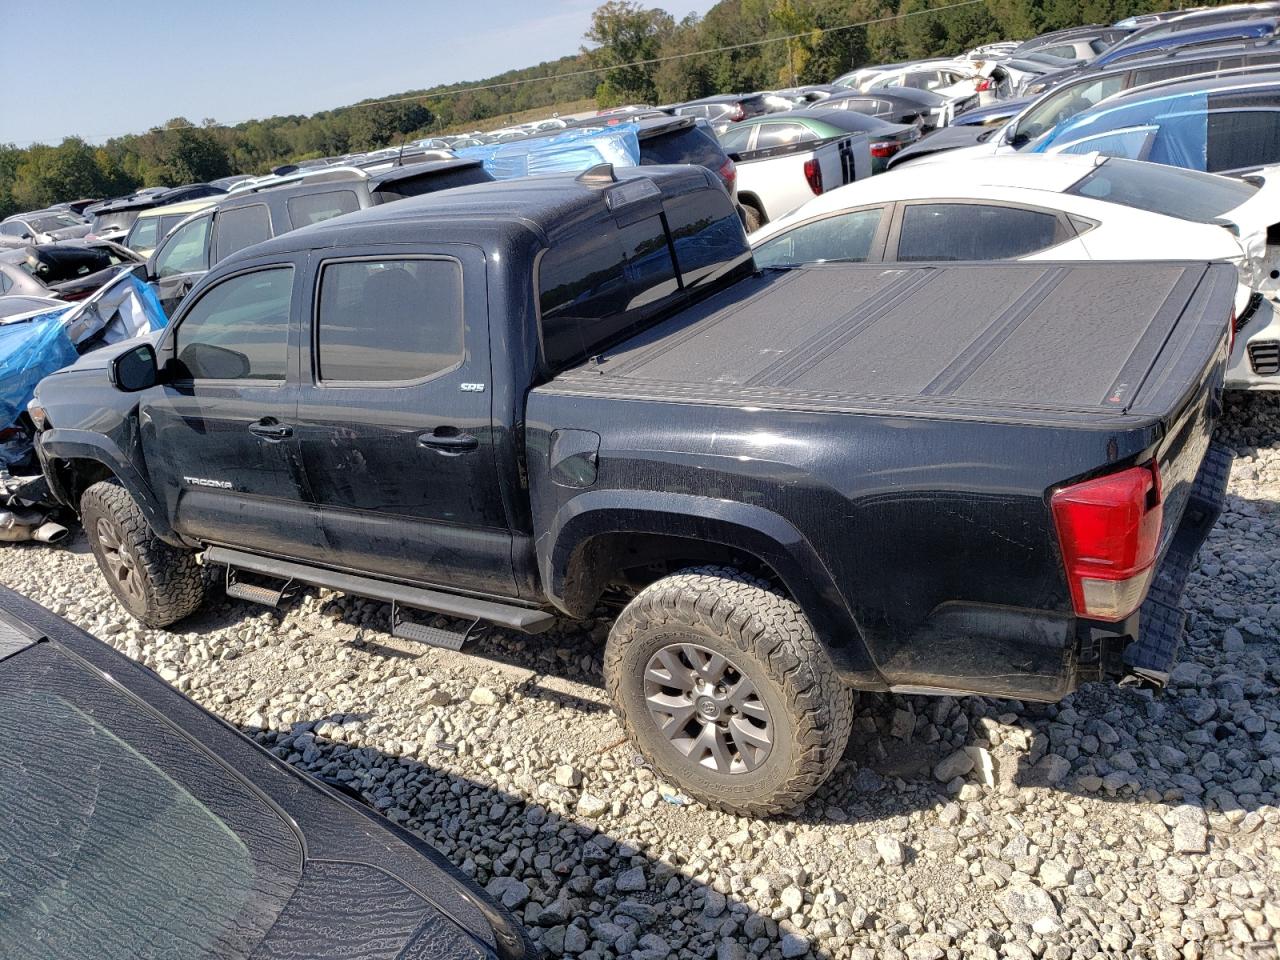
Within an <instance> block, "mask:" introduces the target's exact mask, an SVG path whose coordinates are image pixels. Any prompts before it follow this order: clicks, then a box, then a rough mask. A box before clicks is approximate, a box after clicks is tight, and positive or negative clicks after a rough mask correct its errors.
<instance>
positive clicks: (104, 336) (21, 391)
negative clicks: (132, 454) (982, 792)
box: [0, 274, 169, 427]
mask: <svg viewBox="0 0 1280 960" xmlns="http://www.w3.org/2000/svg"><path fill="white" fill-rule="evenodd" d="M168 323H169V318H168V317H166V316H165V313H164V310H163V308H162V307H161V306H160V300H159V299H158V298H157V297H156V294H155V291H154V290H152V289H151V287H150V286H148V285H147V284H145V283H143V282H142V281H141V280H139V279H138V278H137V277H135V276H133V275H132V274H126V275H124V276H122V277H120V278H119V279H117V280H113V281H110V282H108V283H107V284H106V285H105V286H104V287H103V288H102V289H101V290H100V291H98V292H97V293H95V294H94V295H93V296H92V297H90V298H89V299H88V300H86V301H84V302H83V303H80V304H75V305H68V306H66V307H61V308H59V309H56V310H50V311H48V312H46V313H41V314H37V315H36V316H34V317H31V318H28V319H26V320H20V321H18V322H16V323H7V324H3V325H0V426H6V427H7V426H9V425H10V424H12V423H13V422H14V421H15V420H16V419H17V418H18V416H19V415H20V414H21V413H22V412H23V411H24V410H25V409H26V408H27V403H28V401H30V400H31V397H32V396H33V394H34V393H35V388H36V384H38V383H39V382H40V380H41V379H42V378H44V377H47V376H48V375H49V374H51V373H53V372H54V371H55V370H61V369H62V368H63V367H65V366H67V365H69V364H71V363H74V362H75V360H76V358H77V357H78V356H79V352H78V351H77V349H76V345H77V343H81V344H89V343H97V344H98V345H101V344H102V343H116V342H118V341H120V340H126V339H129V338H130V337H136V336H139V335H140V334H144V333H147V332H149V331H153V330H159V329H160V328H161V327H164V326H166V325H167V324H168ZM73 337H74V338H75V339H74V340H73V339H72V338H73ZM95 338H97V339H96V340H95ZM86 349H91V348H89V347H87V346H86Z"/></svg>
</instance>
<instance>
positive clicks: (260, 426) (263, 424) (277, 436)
mask: <svg viewBox="0 0 1280 960" xmlns="http://www.w3.org/2000/svg"><path fill="white" fill-rule="evenodd" d="M249 432H250V433H252V434H253V435H254V436H255V437H261V438H262V439H263V440H270V441H272V442H275V441H277V440H285V439H287V438H289V437H292V436H293V427H291V426H289V425H288V424H285V423H280V422H279V421H278V420H276V418H275V417H263V418H262V419H261V420H255V421H254V422H253V423H251V424H249Z"/></svg>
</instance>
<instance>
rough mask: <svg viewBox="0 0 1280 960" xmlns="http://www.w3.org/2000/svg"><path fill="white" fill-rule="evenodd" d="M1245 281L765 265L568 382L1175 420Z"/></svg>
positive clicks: (631, 390)
mask: <svg viewBox="0 0 1280 960" xmlns="http://www.w3.org/2000/svg"><path fill="white" fill-rule="evenodd" d="M1235 289H1236V279H1235V271H1234V270H1233V269H1232V268H1231V267H1230V266H1229V265H1226V264H1217V265H1214V264H1206V263H1048V262H1025V261H1024V262H998V263H963V264H958V263H947V264H927V265H926V264H922V265H893V266H888V265H871V264H866V265H863V264H820V265H814V266H810V267H805V268H800V269H794V270H786V271H777V270H766V271H764V272H763V273H761V274H758V275H756V276H754V277H751V278H748V279H746V280H744V281H742V282H741V283H739V284H735V285H734V286H732V287H730V288H728V289H727V290H725V291H723V292H721V293H719V294H717V295H716V296H714V297H712V298H710V299H708V300H706V301H704V302H703V303H701V304H698V305H696V306H694V307H691V308H689V309H688V310H685V311H683V312H682V313H680V314H677V315H676V316H674V317H672V318H671V319H669V320H667V321H665V322H664V323H662V324H659V325H658V326H656V327H654V328H652V329H650V330H648V331H646V332H645V333H643V334H641V335H640V336H638V337H636V338H634V339H632V340H629V341H627V342H625V343H623V344H622V345H620V346H619V347H618V348H616V349H614V350H613V351H611V352H609V353H608V354H606V355H604V356H602V357H600V358H598V359H597V360H595V361H593V362H591V363H588V364H585V365H583V366H580V367H576V368H574V369H573V370H571V371H568V372H566V373H565V374H562V375H561V376H560V377H558V378H557V379H556V381H555V384H554V386H555V388H556V389H559V390H584V391H587V392H591V393H600V392H608V393H611V394H614V395H624V396H637V397H652V398H655V399H677V400H678V399H687V400H689V401H698V402H725V403H735V404H741V403H744V402H746V403H751V402H758V403H761V404H764V405H770V406H775V405H781V406H785V407H789V408H796V407H800V408H807V409H815V408H816V409H833V408H834V409H856V410H861V409H868V408H870V409H877V408H880V409H883V408H885V407H888V408H891V409H899V410H900V409H902V408H903V407H904V406H906V407H908V408H910V409H911V410H913V411H916V412H926V409H927V410H928V412H929V413H930V414H934V413H936V414H939V415H956V414H960V415H979V416H983V417H992V418H1002V417H1016V418H1017V419H1018V420H1024V421H1025V420H1027V419H1033V420H1034V419H1050V420H1054V421H1060V420H1063V419H1068V420H1069V419H1087V420H1090V421H1096V420H1097V419H1098V415H1099V414H1100V413H1101V414H1107V415H1111V416H1116V415H1124V414H1129V413H1135V414H1149V415H1154V416H1167V415H1168V414H1170V413H1172V412H1174V411H1176V410H1177V409H1178V408H1180V406H1181V405H1182V403H1183V402H1184V401H1185V399H1186V395H1187V393H1188V392H1189V391H1191V390H1193V389H1194V388H1195V387H1196V386H1198V384H1199V383H1200V382H1201V381H1202V380H1203V377H1204V374H1205V370H1206V368H1207V367H1208V366H1209V363H1210V359H1211V358H1212V356H1213V354H1214V351H1216V350H1217V349H1218V348H1219V347H1220V345H1221V343H1222V338H1223V337H1224V335H1225V332H1226V330H1227V324H1228V318H1229V315H1230V312H1231V306H1232V302H1233V297H1234V293H1235ZM1183 318H1185V319H1186V321H1187V322H1183V323H1180V322H1179V321H1180V320H1181V319H1183Z"/></svg>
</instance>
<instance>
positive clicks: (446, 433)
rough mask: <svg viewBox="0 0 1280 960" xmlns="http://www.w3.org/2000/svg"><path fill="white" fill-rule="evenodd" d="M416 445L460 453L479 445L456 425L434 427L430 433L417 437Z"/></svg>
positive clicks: (443, 451)
mask: <svg viewBox="0 0 1280 960" xmlns="http://www.w3.org/2000/svg"><path fill="white" fill-rule="evenodd" d="M418 446H420V447H424V448H425V449H427V450H438V451H440V452H441V453H453V454H456V453H462V452H463V451H464V450H474V449H475V448H476V447H478V446H480V441H479V440H477V439H476V438H475V437H474V436H472V435H471V434H469V433H463V432H462V431H461V430H459V429H458V428H457V427H436V428H435V429H434V430H433V431H431V432H430V433H424V434H422V435H421V436H419V437H418Z"/></svg>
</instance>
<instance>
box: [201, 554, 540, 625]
mask: <svg viewBox="0 0 1280 960" xmlns="http://www.w3.org/2000/svg"><path fill="white" fill-rule="evenodd" d="M205 559H207V560H208V561H209V562H210V563H224V564H226V565H227V566H228V567H231V568H239V569H241V570H248V571H251V572H253V573H258V574H262V575H264V576H268V577H275V578H276V579H278V580H296V581H299V582H301V583H310V584H314V585H315V586H317V587H328V588H329V589H330V590H338V591H340V592H342V593H351V594H355V595H356V596H358V597H368V598H370V599H371V600H384V601H386V602H388V603H397V604H403V605H404V606H406V607H413V608H415V609H419V610H430V611H432V612H433V613H443V614H446V615H447V616H451V617H461V618H463V619H466V620H482V621H484V622H485V623H496V624H498V625H499V626H502V627H507V628H509V629H512V630H522V631H524V632H525V633H541V632H542V631H543V630H546V629H547V628H549V627H550V626H552V624H554V623H555V621H556V618H555V617H554V616H553V615H552V614H550V613H548V612H547V611H545V610H538V609H535V608H532V607H520V606H516V605H515V604H511V603H502V602H500V601H497V600H481V599H479V598H477V597H464V596H460V595H458V594H453V593H443V592H442V591H439V590H426V589H423V588H422V587H410V586H406V585H405V584H402V583H390V582H388V581H386V580H374V579H372V578H371V577H361V576H357V575H356V574H352V573H341V572H339V571H337V570H326V569H324V568H322V567H312V566H309V565H307V564H305V563H294V562H293V561H291V560H276V559H275V558H273V557H260V556H258V555H256V554H252V553H245V552H243V551H241V550H232V549H231V548H229V547H210V548H209V549H208V550H206V551H205ZM282 592H283V591H282ZM245 599H252V598H250V597H245ZM414 626H419V625H418V624H414ZM422 629H433V628H429V627H423V628H422Z"/></svg>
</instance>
